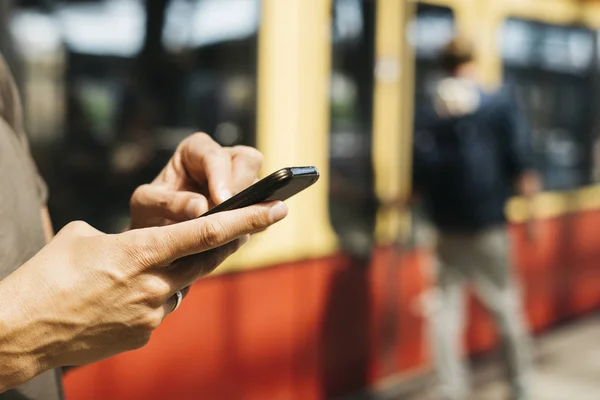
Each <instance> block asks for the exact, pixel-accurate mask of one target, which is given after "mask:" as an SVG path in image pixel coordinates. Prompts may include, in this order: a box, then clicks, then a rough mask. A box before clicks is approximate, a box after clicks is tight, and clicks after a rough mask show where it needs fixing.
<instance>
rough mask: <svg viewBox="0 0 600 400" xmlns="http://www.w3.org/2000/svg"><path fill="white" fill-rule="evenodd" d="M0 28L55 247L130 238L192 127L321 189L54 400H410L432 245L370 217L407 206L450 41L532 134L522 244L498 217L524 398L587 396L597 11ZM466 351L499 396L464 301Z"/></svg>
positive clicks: (143, 17) (351, 14) (286, 15)
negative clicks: (510, 262)
mask: <svg viewBox="0 0 600 400" xmlns="http://www.w3.org/2000/svg"><path fill="white" fill-rule="evenodd" d="M0 19H1V20H0V51H1V52H2V54H3V55H4V57H5V58H6V59H7V61H8V63H9V65H10V66H11V68H12V70H13V71H14V73H15V75H16V78H17V82H18V85H19V87H20V89H21V93H22V96H23V102H24V105H25V110H26V126H27V131H28V134H29V137H30V141H31V146H32V151H33V153H34V156H35V158H36V161H37V163H38V166H39V169H40V172H41V174H42V175H43V176H44V178H45V179H46V181H47V183H48V185H49V188H50V200H49V208H50V211H51V215H52V218H53V223H54V227H55V229H56V230H58V229H60V228H61V227H62V226H64V225H65V224H66V223H67V222H69V221H71V220H75V219H83V220H85V221H87V222H89V223H90V224H92V225H93V226H95V227H97V228H98V229H100V230H103V231H106V232H114V231H119V230H122V229H123V228H124V227H125V226H126V225H127V223H128V201H129V197H130V195H131V193H132V192H133V190H134V189H135V188H136V187H137V186H138V185H139V184H142V183H145V182H148V181H150V180H151V179H152V178H153V177H154V176H155V175H156V174H157V173H158V172H159V171H160V170H161V168H162V167H163V166H164V164H165V163H166V162H167V160H168V159H169V157H170V155H171V154H172V152H173V151H174V149H175V147H176V146H177V144H178V143H179V142H180V141H181V140H182V139H183V138H184V137H186V136H187V135H189V134H191V133H193V132H196V131H203V132H207V133H208V134H210V135H211V136H212V137H214V139H215V140H216V141H218V142H219V143H221V144H222V145H226V146H230V145H238V144H244V145H250V146H257V147H258V148H259V150H261V151H262V152H263V154H264V155H265V168H264V171H263V172H264V173H265V174H267V173H269V172H271V171H273V170H275V169H278V168H280V167H284V166H288V165H300V164H308V165H316V166H317V167H318V168H319V169H320V171H321V173H322V180H321V181H320V183H319V184H318V185H316V186H315V187H314V188H311V190H309V191H307V192H306V193H303V194H302V195H300V196H298V197H297V198H295V199H293V200H292V201H290V207H291V215H290V218H288V219H287V220H286V222H285V223H284V224H282V226H281V227H277V228H274V229H272V230H269V232H266V233H264V234H262V235H261V236H260V237H257V238H256V239H255V240H253V241H252V242H251V243H250V244H249V245H248V246H247V248H245V249H244V250H243V251H241V252H240V254H237V255H236V256H235V257H234V258H233V259H232V260H231V261H229V262H228V263H227V265H225V266H224V267H223V268H221V269H220V271H218V272H217V273H216V274H215V275H214V276H212V277H210V278H208V279H206V280H204V281H202V282H199V283H197V284H196V287H195V288H194V289H193V290H192V292H191V294H190V295H189V296H188V297H187V298H186V301H185V302H184V303H183V305H182V307H181V308H180V310H179V311H178V312H177V313H176V314H174V315H173V316H170V317H169V318H168V319H167V320H166V322H165V324H164V326H162V327H161V328H160V329H159V330H158V332H157V333H156V334H155V337H154V338H153V341H152V342H151V343H150V345H149V346H147V347H146V348H144V349H142V350H139V351H136V352H132V353H127V354H124V355H121V356H118V357H114V358H112V359H109V360H106V361H103V362H100V363H97V364H94V365H91V366H87V367H84V368H80V369H77V370H74V371H71V372H69V373H68V374H67V375H66V377H65V383H66V393H67V396H68V398H69V399H108V398H110V399H134V398H135V399H139V398H145V399H159V398H160V399H162V398H168V399H196V398H211V399H214V398H218V399H246V398H247V399H313V398H314V399H317V398H346V397H348V398H350V397H356V398H398V399H400V398H413V397H414V396H416V397H414V398H426V397H425V396H426V393H427V389H428V387H429V386H430V385H429V383H430V382H431V379H432V378H431V371H432V368H431V365H432V364H431V357H430V351H429V349H428V343H427V335H426V326H425V322H424V316H423V313H422V310H421V308H420V307H419V304H420V299H421V298H422V296H423V295H424V294H426V293H427V291H428V289H429V288H430V287H431V277H430V275H429V273H428V265H429V264H431V255H430V243H431V238H430V237H431V234H430V230H429V229H428V227H427V224H426V222H425V221H424V220H423V218H422V217H421V215H420V213H419V210H410V209H401V208H398V207H392V208H390V207H385V206H384V205H385V204H386V202H387V201H388V200H390V199H407V198H408V196H409V192H410V176H411V172H410V166H411V154H412V132H413V119H414V118H413V116H414V110H415V108H416V107H417V106H418V105H419V104H420V103H423V102H425V101H426V100H427V98H428V97H429V96H430V95H431V92H432V90H433V88H434V87H435V84H436V82H437V81H438V80H439V78H440V76H441V72H440V71H439V70H438V69H437V64H436V62H435V60H436V57H437V54H438V53H439V51H440V49H441V48H442V46H443V45H444V44H445V43H446V42H447V41H448V40H450V39H451V38H452V37H453V35H454V34H456V33H459V32H460V33H463V34H466V35H468V36H470V37H472V38H473V39H474V40H475V43H476V46H477V49H478V58H477V64H478V66H479V69H480V71H481V75H482V79H483V81H484V83H485V84H486V85H487V86H488V87H489V88H495V87H498V86H499V85H501V84H503V83H507V84H510V85H511V86H512V87H514V88H515V89H516V91H517V92H518V94H519V96H520V97H521V98H522V99H523V101H524V106H525V111H526V114H527V117H528V119H529V123H530V126H531V136H532V141H533V143H532V145H533V149H534V160H533V161H534V164H535V166H536V169H537V170H538V172H539V174H540V176H541V178H542V183H543V188H544V192H543V193H542V194H541V195H540V196H538V198H537V199H536V209H537V213H538V215H539V216H540V218H541V227H542V230H541V232H540V234H539V237H537V238H536V241H535V242H534V243H531V242H530V241H527V240H526V232H525V228H524V226H523V221H524V219H525V216H526V212H525V205H524V202H523V200H522V199H519V198H514V199H512V200H511V201H510V202H509V204H508V205H507V215H508V217H509V220H510V232H511V240H512V243H513V247H512V254H511V256H512V257H513V259H514V260H515V262H516V266H517V268H518V272H519V276H520V278H521V281H522V284H523V288H524V295H525V306H526V314H527V318H528V322H529V325H530V328H531V330H532V332H533V333H534V334H535V335H536V336H535V337H536V354H537V358H536V360H537V362H538V364H539V365H540V376H541V378H540V379H542V380H541V381H540V382H543V383H541V386H544V387H548V388H550V389H549V392H550V394H546V395H540V397H539V398H540V399H546V398H548V399H571V398H578V399H596V398H597V396H598V394H599V393H600V386H598V385H597V384H596V385H594V383H593V382H594V380H595V378H592V377H597V376H598V374H599V373H600V364H598V361H597V360H600V357H596V356H595V354H597V353H598V352H600V346H598V345H596V343H595V342H597V340H595V339H594V338H597V337H598V334H599V333H600V320H599V319H598V318H597V316H596V310H597V309H598V306H600V186H599V185H598V182H600V142H599V141H598V139H599V138H600V136H599V134H600V112H599V111H598V110H600V79H599V78H600V65H599V62H600V42H599V39H600V36H599V35H600V2H597V1H593V0H588V1H582V0H430V1H423V2H417V1H412V0H3V1H2V2H1V3H0ZM465 344H466V348H467V349H468V354H469V355H471V356H472V362H473V365H474V366H475V369H476V371H477V373H475V374H474V378H473V379H474V382H475V386H476V388H478V389H477V390H479V392H476V393H477V394H476V397H475V398H478V399H479V398H481V399H487V398H489V399H502V398H504V397H503V394H502V393H504V392H503V390H504V388H503V387H502V384H501V382H502V378H503V375H502V372H501V370H500V369H498V368H497V360H496V358H497V357H496V355H495V354H496V353H495V349H496V347H497V344H498V337H497V334H496V331H495V329H494V327H493V324H492V323H491V320H490V318H489V316H488V315H487V313H486V312H485V311H484V310H483V308H482V307H481V306H480V304H479V303H478V302H477V301H476V300H474V299H472V300H470V302H469V324H468V328H467V330H466V332H465ZM583 355H585V357H582V356H583ZM588 357H589V358H590V359H589V360H588ZM593 359H595V360H596V361H595V362H594V361H592V360H593ZM586 360H587V361H586ZM588 361H589V362H588ZM576 377H579V378H576ZM543 379H546V380H543ZM411 396H413V397H411ZM543 396H546V397H543ZM433 398H435V397H433ZM536 398H538V397H536Z"/></svg>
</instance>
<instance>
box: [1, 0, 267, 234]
mask: <svg viewBox="0 0 600 400" xmlns="http://www.w3.org/2000/svg"><path fill="white" fill-rule="evenodd" d="M15 4H16V3H15ZM47 4H50V5H54V7H50V8H51V9H50V10H46V9H41V8H27V7H20V6H19V7H16V8H15V12H14V13H13V15H14V17H13V27H12V28H13V29H16V30H17V31H18V32H19V35H14V37H16V38H17V39H21V40H25V41H24V42H22V43H21V42H17V46H18V47H19V48H25V49H27V50H31V49H33V50H32V51H30V52H28V54H26V58H27V63H28V68H27V70H28V71H30V73H29V74H28V75H29V76H28V77H27V83H26V85H25V86H26V87H31V83H32V82H34V81H35V82H36V85H37V86H39V87H40V88H42V89H43V88H44V87H45V86H48V84H49V83H50V82H52V84H53V85H56V86H59V89H60V90H55V91H54V92H53V93H52V95H53V96H64V99H63V100H62V101H61V102H60V103H61V104H64V107H63V108H64V113H65V117H64V121H62V126H57V128H56V132H55V134H54V135H45V136H44V137H46V138H47V140H45V141H40V142H38V141H36V140H32V149H33V150H34V153H35V154H37V155H41V157H38V160H37V161H38V164H39V165H40V170H41V172H42V174H43V175H44V177H45V178H46V181H47V182H48V184H49V186H50V188H51V190H52V194H53V195H52V197H51V198H50V203H49V206H50V208H51V211H52V214H53V217H54V218H53V220H54V222H55V229H60V228H61V227H62V226H63V224H64V223H66V222H67V221H70V220H73V219H84V220H86V221H89V222H90V223H92V224H93V225H94V226H96V227H98V228H99V229H102V230H105V231H114V230H117V229H120V227H122V225H123V223H124V222H125V223H126V221H124V220H123V218H124V217H125V216H126V215H128V210H127V208H128V198H129V196H130V195H131V192H132V191H133V189H134V188H135V187H134V184H135V183H139V182H144V181H149V180H151V179H152V176H154V175H155V174H156V173H158V172H159V171H160V169H161V168H162V166H164V164H165V162H166V161H167V160H168V157H169V155H170V154H172V151H173V150H174V148H175V146H176V145H177V144H178V143H179V142H180V140H181V139H182V138H183V137H185V136H186V135H188V134H190V133H192V132H195V131H204V132H207V133H209V134H211V135H213V137H214V138H215V139H216V140H217V141H218V142H220V143H221V144H224V145H237V144H245V145H255V144H256V139H255V129H256V128H255V124H256V91H257V89H256V87H257V45H258V43H257V36H258V27H259V19H260V0H227V1H222V0H151V1H149V0H97V1H79V0H77V1H71V0H68V1H67V0H62V1H56V2H47ZM40 21H41V22H43V24H42V23H40ZM107 26H108V27H110V29H106V27H107ZM42 28H44V29H46V31H48V29H50V28H52V29H51V30H53V32H55V33H56V36H57V37H58V40H57V44H56V46H55V48H53V49H52V52H53V53H52V54H53V57H54V58H55V59H56V60H57V61H56V62H55V63H54V64H53V65H52V68H53V69H58V70H59V72H58V73H55V74H54V75H52V76H49V75H48V73H47V71H48V70H49V68H47V60H48V51H47V50H48V49H47V48H43V47H41V48H37V47H36V46H33V45H34V44H36V45H37V44H43V43H45V40H42V39H46V38H48V37H51V36H49V35H40V34H39V32H46V31H44V29H42ZM29 39H31V40H33V42H31V43H29V42H27V40H29ZM46 42H47V40H46ZM32 65H33V66H35V68H32ZM40 66H41V67H40ZM44 68H45V69H44ZM57 77H60V78H61V79H57ZM63 77H64V79H63ZM36 93H37V92H36ZM30 97H32V98H35V96H30ZM44 98H47V99H48V100H47V101H48V103H51V104H53V100H52V98H48V96H46V97H44ZM40 110H41V111H43V110H42V108H40ZM42 117H44V116H43V115H41V114H36V113H28V119H30V120H33V121H37V120H40V121H41V119H42ZM34 125H35V126H41V127H44V124H42V123H36V124H34ZM31 133H32V137H36V132H35V129H34V130H33V132H31ZM37 136H40V135H39V134H37ZM50 136H52V140H49V139H48V138H49V137H50ZM50 154H51V156H49V155H50Z"/></svg>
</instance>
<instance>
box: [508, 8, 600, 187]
mask: <svg viewBox="0 0 600 400" xmlns="http://www.w3.org/2000/svg"><path fill="white" fill-rule="evenodd" d="M501 41H502V57H503V62H504V76H505V80H506V82H507V83H508V84H509V85H510V86H511V87H512V88H514V89H515V91H516V93H517V95H518V97H519V98H520V100H521V101H522V102H523V105H524V107H525V111H526V115H527V117H528V119H529V125H530V127H531V134H532V141H533V149H534V157H535V164H536V167H537V169H538V170H539V171H540V173H541V175H542V178H543V183H544V188H545V189H547V190H568V189H573V188H576V187H580V186H582V185H586V184H589V183H590V182H591V179H592V163H591V161H592V149H593V143H592V123H593V118H594V111H593V108H592V104H593V99H594V98H595V95H594V91H593V83H594V75H595V73H594V57H595V56H594V54H595V53H596V49H595V39H594V35H593V33H592V31H590V30H588V29H584V28H580V27H573V26H555V25H550V24H544V23H540V22H533V21H527V20H521V19H509V20H507V21H506V22H505V23H504V25H503V26H502V28H501Z"/></svg>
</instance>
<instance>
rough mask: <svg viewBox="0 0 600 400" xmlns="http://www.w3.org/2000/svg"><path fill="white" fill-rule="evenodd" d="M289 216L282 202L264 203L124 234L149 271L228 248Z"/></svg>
mask: <svg viewBox="0 0 600 400" xmlns="http://www.w3.org/2000/svg"><path fill="white" fill-rule="evenodd" d="M287 213H288V209H287V206H286V205H285V204H284V203H283V202H281V201H275V202H269V203H262V204H257V205H253V206H250V207H245V208H241V209H238V210H233V211H224V212H221V213H217V214H213V215H210V216H207V217H204V218H197V219H194V220H190V221H186V222H180V223H177V224H173V225H168V226H163V227H155V228H145V229H137V230H135V231H129V232H126V233H124V234H123V235H126V238H125V243H126V246H127V248H128V252H133V253H134V254H136V256H137V257H138V259H140V260H142V261H143V264H144V265H145V266H148V267H152V266H157V265H166V264H170V263H172V262H173V261H175V260H177V259H179V258H182V257H186V256H189V255H192V254H197V253H201V252H204V251H208V250H211V249H214V248H216V247H220V246H222V245H224V244H227V243H229V242H231V241H233V240H235V239H236V238H238V237H240V236H243V235H247V234H251V233H255V232H257V231H261V230H264V229H266V228H268V227H269V226H271V225H273V224H274V223H276V222H278V221H280V220H282V219H283V218H285V217H286V215H287Z"/></svg>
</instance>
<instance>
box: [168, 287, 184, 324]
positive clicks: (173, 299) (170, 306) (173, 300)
mask: <svg viewBox="0 0 600 400" xmlns="http://www.w3.org/2000/svg"><path fill="white" fill-rule="evenodd" d="M189 292H190V287H189V286H188V287H185V288H183V289H181V296H182V298H183V299H185V297H186V296H187V295H188V293H189ZM183 299H182V300H181V301H182V302H183ZM175 307H177V296H176V295H175V294H174V295H173V296H171V297H169V299H168V300H167V302H166V303H165V304H163V320H164V319H165V317H166V316H167V315H169V314H171V313H172V312H173V311H175Z"/></svg>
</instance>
